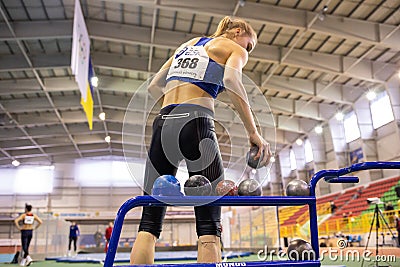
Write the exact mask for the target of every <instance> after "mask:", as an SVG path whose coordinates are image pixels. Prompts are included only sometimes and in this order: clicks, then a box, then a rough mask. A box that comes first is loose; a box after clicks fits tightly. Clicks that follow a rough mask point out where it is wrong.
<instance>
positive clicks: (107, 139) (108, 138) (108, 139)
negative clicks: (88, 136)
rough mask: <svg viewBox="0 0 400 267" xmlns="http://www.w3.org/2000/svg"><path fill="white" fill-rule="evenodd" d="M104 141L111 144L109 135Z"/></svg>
mask: <svg viewBox="0 0 400 267" xmlns="http://www.w3.org/2000/svg"><path fill="white" fill-rule="evenodd" d="M104 140H105V141H106V142H107V143H110V142H111V137H110V136H109V135H107V136H106V138H104Z"/></svg>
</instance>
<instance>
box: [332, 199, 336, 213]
mask: <svg viewBox="0 0 400 267" xmlns="http://www.w3.org/2000/svg"><path fill="white" fill-rule="evenodd" d="M336 210H337V206H336V205H335V202H333V201H331V213H332V214H334V213H335V211H336Z"/></svg>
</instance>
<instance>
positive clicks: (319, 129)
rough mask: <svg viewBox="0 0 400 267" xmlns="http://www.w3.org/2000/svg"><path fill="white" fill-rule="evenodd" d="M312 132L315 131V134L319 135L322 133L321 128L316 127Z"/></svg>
mask: <svg viewBox="0 0 400 267" xmlns="http://www.w3.org/2000/svg"><path fill="white" fill-rule="evenodd" d="M314 131H315V132H316V133H317V134H321V133H322V131H323V129H322V126H316V127H315V129H314Z"/></svg>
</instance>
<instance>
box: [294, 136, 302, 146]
mask: <svg viewBox="0 0 400 267" xmlns="http://www.w3.org/2000/svg"><path fill="white" fill-rule="evenodd" d="M296 144H297V145H298V146H301V145H302V144H303V140H301V139H300V138H297V140H296Z"/></svg>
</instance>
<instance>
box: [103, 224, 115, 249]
mask: <svg viewBox="0 0 400 267" xmlns="http://www.w3.org/2000/svg"><path fill="white" fill-rule="evenodd" d="M113 227H114V224H113V223H112V222H110V223H109V224H108V227H107V228H106V234H105V237H106V246H105V248H104V252H107V250H108V244H109V243H110V239H111V234H112V230H113Z"/></svg>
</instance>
